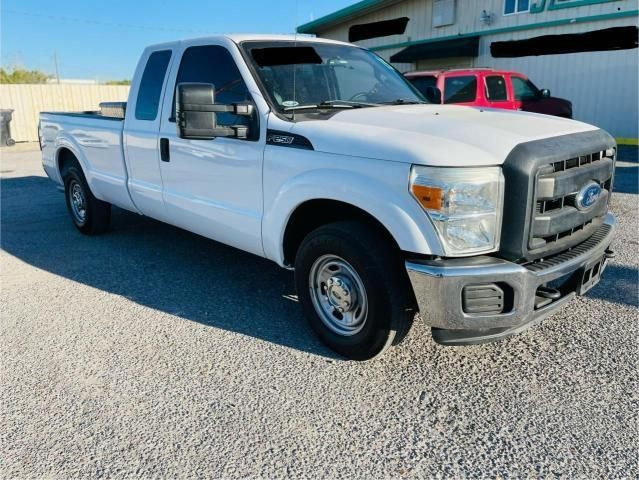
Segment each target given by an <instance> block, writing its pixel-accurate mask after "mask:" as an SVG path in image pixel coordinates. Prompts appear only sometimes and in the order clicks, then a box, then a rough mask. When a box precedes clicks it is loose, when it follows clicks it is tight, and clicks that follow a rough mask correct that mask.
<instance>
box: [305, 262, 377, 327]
mask: <svg viewBox="0 0 639 480" xmlns="http://www.w3.org/2000/svg"><path fill="white" fill-rule="evenodd" d="M309 288H310V294H311V300H312V301H313V306H314V307H315V311H316V312H317V314H318V315H319V317H320V319H321V320H322V322H323V323H324V324H325V325H326V326H327V327H328V328H329V329H330V330H331V331H333V332H335V333H337V334H339V335H344V336H350V335H355V334H356V333H358V332H359V331H361V330H362V328H364V325H365V323H366V317H367V314H368V299H367V297H366V290H365V288H364V284H363V282H362V279H361V278H360V276H359V275H358V274H357V272H356V271H355V269H354V268H353V267H352V266H351V265H350V264H349V263H348V262H347V261H346V260H344V259H343V258H340V257H338V256H336V255H323V256H322V257H320V258H318V259H317V260H316V261H315V262H314V263H313V266H312V267H311V271H310V274H309Z"/></svg>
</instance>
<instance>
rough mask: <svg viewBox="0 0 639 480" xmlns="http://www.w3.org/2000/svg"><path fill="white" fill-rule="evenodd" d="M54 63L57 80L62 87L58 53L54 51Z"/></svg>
mask: <svg viewBox="0 0 639 480" xmlns="http://www.w3.org/2000/svg"><path fill="white" fill-rule="evenodd" d="M53 63H54V65H55V79H56V81H57V82H58V85H60V71H59V70H58V52H56V51H55V50H54V51H53Z"/></svg>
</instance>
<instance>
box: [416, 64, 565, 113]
mask: <svg viewBox="0 0 639 480" xmlns="http://www.w3.org/2000/svg"><path fill="white" fill-rule="evenodd" d="M404 75H405V76H406V78H407V79H408V80H409V81H410V82H411V83H412V84H413V85H414V86H415V87H416V88H417V89H418V90H419V91H420V92H421V93H422V94H423V95H424V96H425V97H426V98H427V99H428V100H430V101H431V102H433V103H456V104H460V105H470V106H474V107H492V108H506V109H509V110H525V111H527V112H536V113H545V114H547V115H556V116H558V117H565V118H572V103H570V102H569V101H568V100H565V99H563V98H555V97H551V96H550V91H549V90H547V89H542V90H540V89H538V88H537V87H536V86H535V85H534V84H533V83H532V82H531V81H530V80H528V78H527V77H526V76H525V75H522V74H521V73H517V72H509V71H506V70H493V69H491V68H469V69H465V70H439V71H427V72H410V73H406V74H404Z"/></svg>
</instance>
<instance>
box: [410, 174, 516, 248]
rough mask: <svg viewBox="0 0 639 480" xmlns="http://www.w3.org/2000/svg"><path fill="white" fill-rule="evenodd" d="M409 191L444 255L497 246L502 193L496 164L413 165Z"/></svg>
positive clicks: (500, 176)
mask: <svg viewBox="0 0 639 480" xmlns="http://www.w3.org/2000/svg"><path fill="white" fill-rule="evenodd" d="M410 191H411V193H412V194H413V196H414V197H415V199H416V200H417V201H418V202H419V204H420V205H421V206H422V207H423V208H424V210H425V211H426V212H427V213H428V215H429V217H430V218H431V220H432V222H433V224H434V225H435V228H436V229H437V233H438V234H439V238H440V240H441V242H442V245H443V247H444V251H445V253H446V256H461V255H472V254H478V253H486V252H491V251H495V250H498V249H499V236H500V233H501V212H502V205H503V196H504V176H503V174H502V172H501V168H500V167H481V168H464V167H459V168H451V167H423V166H418V165H414V166H413V168H412V171H411V177H410Z"/></svg>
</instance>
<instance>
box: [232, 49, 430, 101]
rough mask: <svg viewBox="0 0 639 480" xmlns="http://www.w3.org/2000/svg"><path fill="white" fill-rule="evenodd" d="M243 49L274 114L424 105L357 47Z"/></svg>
mask: <svg viewBox="0 0 639 480" xmlns="http://www.w3.org/2000/svg"><path fill="white" fill-rule="evenodd" d="M242 46H243V47H244V48H245V49H246V51H247V53H248V57H249V59H250V60H251V62H252V64H253V68H254V69H255V71H256V72H257V75H258V77H259V80H260V81H261V82H262V84H263V85H264V87H265V89H266V90H267V92H268V95H269V97H270V98H271V101H272V103H273V104H274V106H275V108H276V109H277V110H279V111H287V110H288V111H292V110H298V109H300V108H304V107H305V106H308V107H309V108H319V107H320V106H322V107H329V106H331V107H333V108H355V107H365V106H375V105H377V104H385V103H389V104H390V103H424V102H425V100H424V98H423V97H422V96H421V94H420V93H419V92H418V91H416V90H415V89H414V88H413V87H412V86H411V85H410V84H409V83H408V81H407V80H406V79H404V77H403V76H402V75H401V74H400V73H399V72H398V71H397V70H395V69H394V68H393V67H391V66H390V65H389V64H388V63H386V62H385V61H384V60H382V59H381V58H380V57H378V56H377V55H375V54H374V53H371V52H369V51H367V50H363V49H361V48H357V47H349V46H346V45H334V44H322V43H311V42H297V43H294V42H269V43H255V42H244V43H243V44H242Z"/></svg>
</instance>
